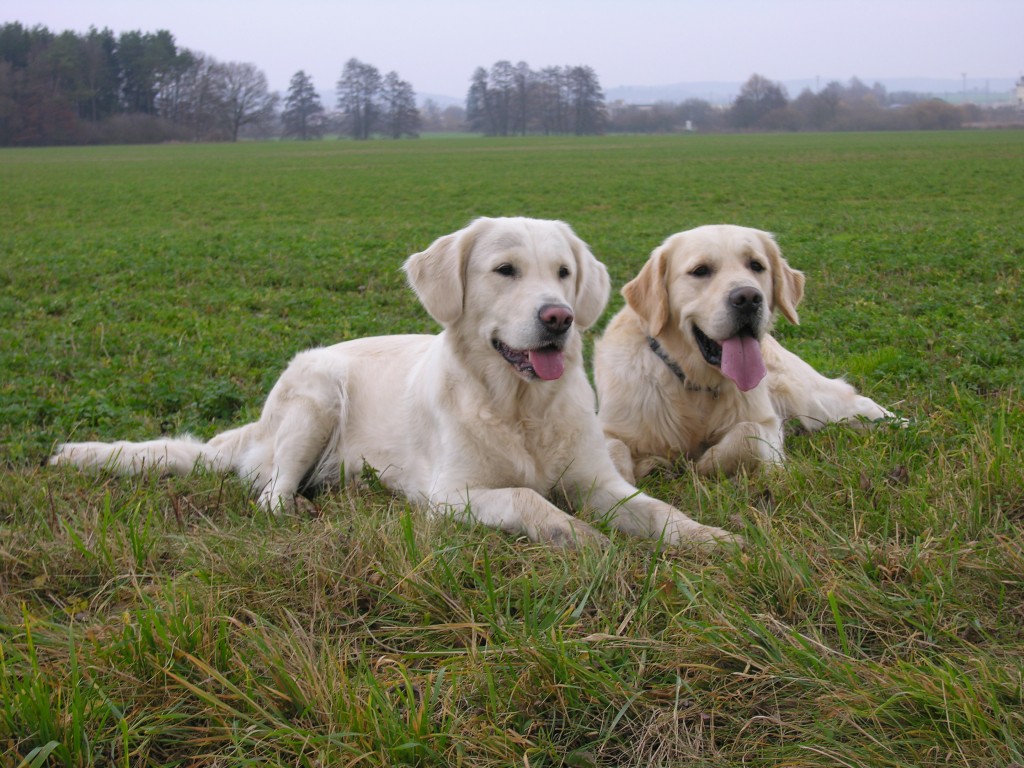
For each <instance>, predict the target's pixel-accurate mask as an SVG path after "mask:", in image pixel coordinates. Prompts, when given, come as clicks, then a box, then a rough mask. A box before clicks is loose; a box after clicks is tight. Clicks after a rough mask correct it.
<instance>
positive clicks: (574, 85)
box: [568, 67, 607, 136]
mask: <svg viewBox="0 0 1024 768" xmlns="http://www.w3.org/2000/svg"><path fill="white" fill-rule="evenodd" d="M568 81H569V92H570V99H571V104H572V114H573V124H572V130H573V133H575V134H576V135H577V136H587V135H593V134H596V133H602V132H603V131H604V126H605V122H606V120H607V115H606V114H605V108H604V92H603V91H602V90H601V84H600V83H599V82H598V79H597V73H595V72H594V70H593V69H591V68H590V67H572V68H570V69H569V72H568Z"/></svg>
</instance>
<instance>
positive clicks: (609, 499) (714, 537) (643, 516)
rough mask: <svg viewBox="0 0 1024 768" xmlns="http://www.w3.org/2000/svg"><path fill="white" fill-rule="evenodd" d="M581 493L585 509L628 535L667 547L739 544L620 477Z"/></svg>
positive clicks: (733, 538)
mask: <svg viewBox="0 0 1024 768" xmlns="http://www.w3.org/2000/svg"><path fill="white" fill-rule="evenodd" d="M581 490H582V491H583V492H584V494H585V497H584V500H585V501H586V503H587V505H588V506H590V507H592V508H594V509H595V511H597V512H598V513H600V514H602V515H605V516H606V519H607V520H608V523H609V524H610V525H612V526H614V527H615V528H617V529H618V530H620V531H622V532H623V533H628V534H630V535H632V536H642V537H645V538H649V539H658V538H663V539H664V541H665V542H666V543H667V544H697V545H700V546H701V547H714V546H717V545H719V544H726V543H734V544H740V543H742V541H743V540H742V538H741V537H739V536H737V535H736V534H733V533H729V532H728V531H726V530H724V529H722V528H716V527H715V526H713V525H703V524H701V523H698V522H697V521H696V520H693V519H691V518H690V517H687V516H686V515H685V514H684V513H682V512H680V511H679V510H678V509H676V508H675V507H673V506H672V505H671V504H666V503H665V502H663V501H659V500H658V499H655V498H652V497H650V496H648V495H647V494H645V493H643V492H642V491H640V490H638V489H637V488H635V487H633V486H632V485H630V484H629V483H627V482H625V481H624V480H621V479H620V478H606V479H605V480H604V482H603V483H600V484H595V485H594V487H592V488H589V489H585V488H584V489H581Z"/></svg>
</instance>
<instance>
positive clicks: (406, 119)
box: [381, 72, 420, 139]
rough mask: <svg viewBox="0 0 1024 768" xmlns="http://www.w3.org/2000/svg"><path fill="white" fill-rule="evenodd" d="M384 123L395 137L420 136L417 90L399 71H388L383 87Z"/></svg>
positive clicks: (389, 132)
mask: <svg viewBox="0 0 1024 768" xmlns="http://www.w3.org/2000/svg"><path fill="white" fill-rule="evenodd" d="M381 102H382V106H383V114H382V115H381V117H382V118H383V123H384V125H385V126H386V127H387V131H388V135H390V136H391V138H393V139H400V138H402V137H403V136H408V137H409V138H411V139H414V138H417V137H418V136H419V130H420V112H419V110H418V109H417V108H416V92H415V91H414V90H413V87H412V86H411V85H410V84H409V83H408V82H406V81H405V80H402V79H401V78H400V77H399V76H398V73H397V72H388V73H387V75H385V77H384V85H383V87H382V89H381Z"/></svg>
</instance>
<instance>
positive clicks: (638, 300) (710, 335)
mask: <svg viewBox="0 0 1024 768" xmlns="http://www.w3.org/2000/svg"><path fill="white" fill-rule="evenodd" d="M803 292H804V276H803V273H802V272H798V271H797V270H795V269H793V268H792V267H790V266H789V264H788V263H787V262H786V260H785V259H784V258H783V256H782V252H781V251H780V250H779V247H778V245H777V244H776V243H775V239H774V238H773V237H772V236H771V235H770V234H769V233H767V232H762V231H760V230H757V229H749V228H747V227H737V226H732V225H712V226H705V227H698V228H697V229H692V230H689V231H687V232H680V233H678V234H675V235H672V236H671V237H669V238H668V239H667V240H666V241H665V242H664V243H662V244H661V246H660V247H658V248H657V249H655V251H654V252H653V253H652V254H651V258H650V259H649V260H648V261H647V263H646V264H645V265H644V267H643V269H642V270H641V271H640V274H639V275H637V277H636V278H635V279H633V280H632V281H631V282H629V283H627V284H626V286H625V287H624V288H623V289H622V293H623V295H624V296H625V297H626V301H627V303H628V304H629V306H630V307H631V308H632V309H633V311H634V312H636V313H637V314H638V315H640V317H641V318H643V320H644V321H645V322H646V323H647V332H648V334H649V335H650V336H651V337H652V338H654V337H662V336H664V340H665V341H666V342H667V343H668V344H669V346H670V348H671V350H672V353H673V354H674V355H675V356H676V357H677V358H678V359H677V362H678V363H679V364H680V365H681V366H682V367H683V370H684V371H685V372H686V373H687V374H688V375H690V376H693V377H694V378H696V379H697V380H698V381H704V382H707V380H708V377H707V376H706V375H700V374H698V371H700V370H701V368H702V367H704V368H706V367H707V366H710V367H711V368H713V369H715V370H717V371H719V372H720V373H721V374H722V375H724V376H725V377H726V378H729V379H731V380H732V381H733V382H735V384H736V386H738V387H739V388H740V389H741V390H743V391H747V390H749V389H752V388H753V387H755V386H757V384H758V383H759V382H760V381H761V379H762V378H763V377H764V375H765V366H764V361H763V359H762V357H761V349H760V341H761V339H762V338H763V336H764V335H765V334H766V333H767V332H768V331H769V329H770V328H771V323H772V318H773V315H774V312H775V311H776V310H777V311H778V312H780V313H781V314H782V315H783V316H784V317H786V318H787V319H788V320H789V321H790V322H792V323H798V322H799V318H798V317H797V313H796V306H797V304H799V303H800V299H801V298H802V297H803Z"/></svg>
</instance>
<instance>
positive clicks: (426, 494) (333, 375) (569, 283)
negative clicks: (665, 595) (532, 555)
mask: <svg viewBox="0 0 1024 768" xmlns="http://www.w3.org/2000/svg"><path fill="white" fill-rule="evenodd" d="M405 271H406V273H407V275H408V278H409V282H410V283H411V285H412V287H413V289H414V290H415V291H416V294H417V295H418V297H419V299H420V301H421V302H422V303H423V305H424V306H425V307H426V309H427V311H428V312H429V313H430V314H431V315H432V316H433V317H434V318H435V319H436V320H437V321H438V322H439V323H440V324H441V325H442V326H443V327H444V330H443V332H442V333H440V334H439V335H437V336H427V335H422V336H421V335H407V336H382V337H374V338H364V339H359V340H356V341H350V342H345V343H342V344H338V345H335V346H332V347H326V348H323V349H314V350H310V351H307V352H302V353H300V354H299V355H298V356H296V357H295V359H294V360H293V361H292V363H291V364H290V365H289V366H288V368H287V369H286V370H285V372H284V374H283V375H282V376H281V378H280V379H279V380H278V382H277V384H276V385H275V386H274V388H273V389H272V391H271V392H270V395H269V397H268V398H267V402H266V404H265V405H264V408H263V412H262V415H261V417H260V419H259V421H257V422H255V423H252V424H248V425H246V426H243V427H240V428H237V429H232V430H230V431H227V432H224V433H222V434H219V435H217V436H216V437H214V438H213V439H211V440H210V441H209V442H207V443H203V442H200V441H198V440H194V439H166V440H154V441H150V442H143V443H128V442H117V443H68V444H65V445H62V446H60V447H59V450H58V451H57V452H56V454H55V455H54V456H53V457H52V458H51V463H54V464H62V463H70V464H75V465H78V466H80V467H91V468H108V469H111V470H114V471H117V472H121V473H129V474H132V473H137V472H143V471H146V470H157V471H164V472H172V473H178V474H182V473H187V472H189V471H191V470H192V469H193V468H194V467H195V466H196V465H201V466H204V467H206V468H209V469H211V470H214V471H218V472H227V471H233V472H236V473H238V474H239V475H240V476H242V477H243V478H244V479H246V480H247V481H249V482H251V484H252V487H253V489H254V492H255V493H256V494H257V495H258V498H259V502H260V503H261V504H262V505H264V506H266V507H267V508H270V509H272V510H277V509H278V508H279V507H281V506H284V507H288V506H290V505H293V504H294V503H295V496H296V494H297V493H299V491H300V490H301V489H302V488H304V487H306V486H310V485H314V486H315V485H321V484H329V483H336V482H338V481H340V480H344V481H354V480H356V479H358V478H359V476H360V474H361V472H362V470H363V468H364V465H368V466H370V467H372V468H373V469H374V470H375V471H376V473H377V475H378V477H379V479H380V481H381V482H382V483H383V484H384V485H385V486H387V487H389V488H391V489H393V490H394V491H397V492H399V493H402V494H404V495H405V496H406V497H407V498H408V499H410V500H411V501H412V502H414V503H416V504H420V505H423V506H425V507H426V508H427V509H428V510H430V511H431V512H433V513H441V514H449V515H453V516H454V517H457V518H459V519H465V520H475V521H478V522H480V523H483V524H485V525H488V526H492V527H495V528H499V529H502V530H505V531H509V532H512V533H515V534H524V535H526V536H528V537H529V538H530V539H531V540H535V541H538V540H541V541H550V542H553V543H555V544H561V545H573V544H574V543H575V542H576V541H577V540H579V539H592V540H601V539H603V536H601V534H600V533H598V532H597V531H596V530H595V529H594V528H592V527H591V526H590V525H588V524H587V523H585V522H583V521H582V520H580V519H578V518H576V517H574V516H572V515H570V514H567V513H566V512H564V511H562V510H561V509H559V508H558V507H556V506H554V505H553V504H552V503H551V502H550V501H548V500H547V498H545V497H546V496H554V497H559V498H561V499H564V500H566V501H567V502H568V503H569V504H574V503H581V504H583V505H586V506H588V507H589V508H591V509H592V510H593V511H594V512H595V513H596V514H597V515H598V516H601V517H603V518H604V519H606V520H607V521H608V523H609V524H610V525H612V526H614V527H615V528H618V529H620V530H622V531H625V532H628V533H630V534H634V535H639V536H646V537H659V536H664V538H665V540H666V541H667V542H669V543H680V542H697V543H702V544H704V543H714V542H717V541H719V540H726V539H733V538H734V537H732V536H731V535H730V534H728V533H727V532H725V531H724V530H722V529H720V528H714V527H711V526H704V525H701V524H699V523H696V522H694V521H693V520H691V519H690V518H688V517H687V516H686V515H684V514H683V513H682V512H680V511H678V510H677V509H675V508H673V507H672V506H670V505H668V504H665V503H663V502H661V501H658V500H656V499H653V498H650V497H649V496H646V495H644V494H642V493H640V492H639V491H638V490H637V489H636V488H635V487H633V486H632V485H631V484H629V483H627V482H626V481H625V480H623V479H622V477H621V476H620V475H619V473H618V472H617V471H616V469H615V467H614V465H613V464H612V461H611V459H610V457H609V455H608V452H607V448H606V444H605V440H604V437H603V434H602V430H601V425H600V423H599V422H598V419H597V415H596V412H595V411H596V407H595V399H594V393H593V390H592V389H591V387H590V385H589V383H588V381H587V378H586V375H585V372H584V369H583V356H582V341H581V337H580V330H581V329H583V328H586V327H588V326H590V325H592V324H593V323H594V322H596V320H597V319H598V317H599V316H600V315H601V312H602V311H603V310H604V307H605V305H606V303H607V300H608V292H609V282H608V274H607V271H606V270H605V268H604V265H602V264H601V263H600V262H598V261H597V260H596V259H595V258H594V256H593V255H592V254H591V252H590V251H589V249H588V248H587V246H586V244H585V243H583V241H581V240H580V239H579V238H578V237H577V236H576V235H575V234H574V233H573V232H572V230H571V229H570V228H569V227H568V225H566V224H564V223H562V222H557V221H540V220H533V219H523V218H508V219H478V220H476V221H475V222H473V223H472V224H470V225H469V226H468V227H466V228H465V229H463V230H461V231H459V232H456V233H454V234H451V235H447V236H445V237H441V238H439V239H438V240H437V241H435V242H434V243H433V244H432V245H431V246H430V247H429V248H428V249H427V250H426V251H423V252H422V253H417V254H415V255H413V256H411V257H409V259H408V260H407V261H406V264H405ZM550 307H556V308H558V309H557V311H556V317H555V319H554V320H551V318H548V322H549V323H550V322H554V324H555V325H556V326H560V329H556V330H555V331H552V330H551V329H550V327H549V325H548V323H546V322H545V320H544V318H543V317H542V315H544V314H545V312H549V311H550V310H545V308H550ZM567 323H568V326H567V327H566V324H567ZM496 342H501V343H502V344H504V345H505V346H504V347H500V346H499V345H496ZM544 347H547V348H549V349H551V348H553V347H557V348H561V349H562V353H561V358H564V360H563V362H564V373H562V374H561V376H560V377H554V376H553V374H552V373H551V371H550V370H549V371H548V372H547V376H548V378H549V380H541V379H540V378H538V376H537V375H535V371H534V368H532V367H530V360H532V358H530V359H529V360H528V359H527V357H526V353H525V351H527V350H536V349H539V348H544ZM502 349H504V350H505V353H503V352H502ZM507 355H511V360H510V358H509V357H508V356H507ZM556 356H557V355H556ZM561 358H560V359H561ZM556 367H557V366H556ZM555 373H557V370H556V371H555Z"/></svg>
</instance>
